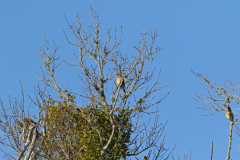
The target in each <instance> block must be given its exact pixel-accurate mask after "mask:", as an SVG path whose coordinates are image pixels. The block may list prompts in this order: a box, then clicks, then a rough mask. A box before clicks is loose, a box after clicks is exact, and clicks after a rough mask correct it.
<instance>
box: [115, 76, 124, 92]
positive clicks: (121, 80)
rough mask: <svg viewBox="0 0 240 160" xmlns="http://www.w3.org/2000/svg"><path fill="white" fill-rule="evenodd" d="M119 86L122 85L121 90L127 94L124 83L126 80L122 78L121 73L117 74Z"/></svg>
mask: <svg viewBox="0 0 240 160" xmlns="http://www.w3.org/2000/svg"><path fill="white" fill-rule="evenodd" d="M117 84H118V85H121V86H120V89H122V90H123V92H124V93H125V82H124V79H123V78H122V73H121V72H120V73H118V74H117Z"/></svg>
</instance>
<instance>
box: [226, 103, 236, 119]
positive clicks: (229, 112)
mask: <svg viewBox="0 0 240 160" xmlns="http://www.w3.org/2000/svg"><path fill="white" fill-rule="evenodd" d="M225 116H226V117H227V119H229V120H230V121H233V120H234V116H233V113H232V110H231V108H230V107H229V106H227V109H226V111H225Z"/></svg>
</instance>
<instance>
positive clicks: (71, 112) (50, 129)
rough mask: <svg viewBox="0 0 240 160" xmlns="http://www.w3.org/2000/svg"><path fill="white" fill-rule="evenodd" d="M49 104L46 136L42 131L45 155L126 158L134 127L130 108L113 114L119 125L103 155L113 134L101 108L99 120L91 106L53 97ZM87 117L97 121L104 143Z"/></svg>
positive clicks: (60, 157)
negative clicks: (104, 150) (55, 99)
mask: <svg viewBox="0 0 240 160" xmlns="http://www.w3.org/2000/svg"><path fill="white" fill-rule="evenodd" d="M68 97H69V98H70V100H72V101H73V100H74V99H75V96H74V95H70V94H69V95H68ZM47 103H48V105H47V106H46V107H47V117H46V119H45V120H44V121H45V122H46V124H47V127H46V128H47V129H46V136H45V137H44V136H43V132H41V133H40V139H42V141H43V142H44V146H43V148H42V152H41V155H43V156H44V157H43V158H51V159H63V158H64V157H66V156H68V158H69V159H82V160H89V159H120V158H122V159H125V158H126V156H127V151H128V143H129V141H130V135H131V127H132V125H131V124H130V113H129V112H128V110H129V108H125V109H123V110H120V111H119V112H118V114H117V115H113V120H114V124H115V125H116V128H115V132H114V136H113V139H112V141H111V143H110V145H109V147H108V149H107V150H106V152H105V153H104V155H101V150H102V147H103V145H105V144H106V143H107V141H108V140H109V137H110V136H111V133H112V128H111V126H112V125H111V122H110V119H109V115H108V114H107V113H105V112H104V110H103V109H102V107H99V108H97V109H95V115H96V116H95V117H97V119H96V118H94V116H91V114H90V111H89V108H90V106H85V108H83V107H81V108H79V109H76V106H74V105H71V104H68V103H67V102H59V101H58V102H57V101H54V100H53V99H52V98H51V97H49V100H48V101H47ZM84 116H87V117H88V118H90V119H91V121H92V122H94V121H95V122H96V123H95V125H96V126H97V127H98V128H99V129H100V130H101V134H102V136H103V137H104V144H101V143H100V139H99V134H98V132H97V131H96V129H94V127H93V126H92V125H90V124H89V123H88V121H87V120H86V119H85V118H84ZM39 143H40V142H38V144H39ZM63 150H64V152H62V151H63ZM39 159H41V158H40V157H39Z"/></svg>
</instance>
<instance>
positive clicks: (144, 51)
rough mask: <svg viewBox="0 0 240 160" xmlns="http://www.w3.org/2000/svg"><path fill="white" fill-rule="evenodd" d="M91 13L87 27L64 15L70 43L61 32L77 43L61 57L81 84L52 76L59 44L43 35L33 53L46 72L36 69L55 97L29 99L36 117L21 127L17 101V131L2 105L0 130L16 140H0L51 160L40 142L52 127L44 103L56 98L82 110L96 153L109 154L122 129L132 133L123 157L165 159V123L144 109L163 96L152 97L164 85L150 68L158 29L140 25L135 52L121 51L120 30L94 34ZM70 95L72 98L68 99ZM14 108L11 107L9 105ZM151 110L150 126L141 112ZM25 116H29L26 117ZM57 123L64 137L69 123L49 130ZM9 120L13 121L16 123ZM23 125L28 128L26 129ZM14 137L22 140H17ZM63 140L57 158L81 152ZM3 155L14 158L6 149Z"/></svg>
mask: <svg viewBox="0 0 240 160" xmlns="http://www.w3.org/2000/svg"><path fill="white" fill-rule="evenodd" d="M91 13H92V17H93V23H94V25H90V26H88V25H84V24H83V23H81V21H80V17H79V15H77V21H76V22H75V23H73V24H70V23H69V22H68V20H67V19H66V21H67V23H68V26H69V29H70V30H71V31H72V34H73V35H74V37H75V39H76V41H75V42H71V41H70V40H69V39H68V36H67V35H66V34H65V35H66V39H67V42H68V43H69V44H70V45H72V46H74V47H76V48H77V49H78V53H74V54H73V55H72V56H71V58H67V59H66V60H63V61H64V62H66V63H67V64H69V65H70V66H72V67H73V68H75V69H77V70H81V75H78V76H79V79H80V80H81V81H82V82H83V84H84V86H83V89H82V90H81V91H79V89H76V88H71V89H69V88H68V86H66V87H64V88H63V87H61V84H59V83H58V80H57V79H56V75H55V73H56V70H57V69H58V66H59V65H60V63H61V62H62V61H61V60H60V55H59V56H58V47H56V45H55V43H54V50H53V51H51V48H50V45H49V43H48V41H47V40H46V44H45V46H44V47H39V53H37V54H36V55H37V56H38V57H39V58H40V60H41V61H43V63H44V67H45V69H46V71H45V70H44V69H42V74H38V73H36V74H37V76H38V77H39V79H40V80H41V81H42V82H44V83H45V84H46V86H47V87H50V88H51V89H53V90H54V91H55V92H56V93H57V95H58V97H59V98H58V99H55V100H53V99H52V98H51V100H50V101H49V94H46V93H45V92H44V91H45V90H44V91H41V90H39V92H38V96H39V97H40V98H39V99H40V100H38V98H36V100H35V102H34V103H35V105H37V106H39V108H40V112H39V116H38V121H37V122H34V123H30V124H31V125H29V127H26V126H27V122H25V121H24V120H25V115H24V113H25V111H24V107H22V106H19V107H20V109H21V112H20V113H22V115H19V114H18V113H19V111H14V112H13V113H14V114H15V115H13V116H12V118H13V120H14V122H21V123H20V124H21V125H23V127H18V128H20V129H22V131H20V130H19V131H17V130H16V129H15V128H14V126H12V125H11V124H10V123H9V122H11V121H12V120H8V118H9V117H8V116H7V115H5V114H6V113H7V112H6V110H5V108H4V107H3V105H2V110H3V112H2V113H3V115H4V116H3V117H4V118H5V120H6V121H1V127H2V128H1V129H2V130H3V131H6V129H5V128H6V127H7V128H8V131H6V132H5V133H7V134H8V135H7V136H8V137H9V138H10V137H12V138H15V139H14V144H13V143H10V144H9V145H8V144H7V143H5V142H4V140H3V139H1V143H2V144H4V145H5V146H9V147H11V148H13V149H14V150H16V151H17V152H18V159H21V158H23V157H24V159H44V157H48V158H49V159H52V158H51V157H54V154H55V153H46V152H44V154H43V152H42V149H43V148H44V145H45V146H46V143H47V142H46V141H45V140H44V139H46V138H48V137H51V134H50V132H47V131H46V130H51V129H50V128H49V126H47V124H48V119H47V114H48V112H49V110H48V109H47V107H48V106H50V104H49V103H51V102H53V103H54V102H61V103H66V104H68V105H69V106H73V107H74V110H76V112H79V113H81V116H82V117H83V118H84V119H85V120H86V121H87V123H88V126H90V127H91V128H92V129H94V130H96V134H97V136H98V139H99V143H100V146H101V150H100V151H99V152H100V155H101V157H102V159H106V157H108V155H109V152H108V150H110V149H111V148H112V146H113V147H114V145H113V144H112V143H115V142H116V139H117V141H122V140H123V139H126V137H124V136H122V135H124V134H126V132H127V131H128V132H127V133H128V134H129V136H131V140H130V142H129V143H128V144H126V146H127V147H126V148H127V151H126V153H125V155H124V156H122V158H124V159H125V158H129V159H131V157H133V156H137V155H139V154H140V153H143V152H145V151H148V156H147V157H148V159H150V158H151V159H168V158H169V156H170V154H171V153H172V151H173V150H171V151H170V152H168V151H169V149H168V148H166V147H165V145H164V140H165V135H163V132H164V128H165V126H166V124H167V122H166V123H165V124H162V123H159V122H158V112H159V110H158V109H156V111H155V112H149V111H148V109H149V108H151V107H153V106H156V105H157V104H159V103H160V102H161V101H162V100H163V99H164V98H165V97H166V96H167V95H168V94H169V93H167V94H166V95H165V96H163V97H159V96H157V97H155V96H154V95H156V93H159V91H160V90H162V89H163V88H165V87H167V85H165V86H160V81H159V78H160V71H159V72H158V71H157V72H156V69H155V68H152V66H153V61H154V59H155V57H156V56H157V55H158V54H159V52H160V50H161V49H160V48H159V47H155V40H156V38H157V37H158V34H157V32H156V31H153V30H152V29H151V28H149V29H145V30H142V33H141V35H142V39H141V41H140V42H139V44H138V46H135V47H134V48H135V50H136V54H122V53H121V52H120V50H119V49H118V48H119V46H120V44H121V42H122V40H121V35H122V30H121V33H120V37H119V38H117V31H116V29H115V30H114V33H115V35H114V38H113V41H112V35H111V33H112V31H111V29H109V30H108V31H107V33H106V39H105V41H103V40H102V38H100V34H99V26H100V22H99V20H98V18H99V14H97V13H96V12H94V11H93V10H92V8H91ZM154 73H157V74H158V76H157V77H156V80H155V81H154V82H153V83H152V81H153V78H154ZM117 74H118V75H121V78H122V79H121V81H118V82H117V81H116V79H117V78H116V75H117ZM150 84H152V85H150ZM121 89H123V91H124V92H122V90H121ZM72 95H74V96H77V97H76V98H71V97H72ZM108 95H110V97H109V96H108ZM78 98H81V99H82V98H83V99H84V104H83V102H82V103H81V104H80V103H78V102H77V99H78ZM83 106H85V107H83ZM86 106H88V107H86ZM16 108H17V107H15V108H14V107H13V110H15V109H16ZM99 111H102V112H103V113H104V116H106V118H107V120H108V121H109V124H110V132H109V134H105V133H104V131H103V130H102V129H101V126H99V121H100V117H99V114H98V113H99ZM74 112H75V111H74ZM120 114H121V116H122V114H124V115H123V116H122V117H124V116H125V117H127V118H129V120H128V122H127V123H125V122H124V119H119V118H117V116H119V115H120ZM151 114H154V115H155V122H154V123H153V125H152V126H151V125H149V124H150V120H146V119H144V118H143V117H144V115H151ZM56 116H57V115H56ZM17 118H20V119H21V120H18V119H17ZM27 118H28V119H31V117H30V116H28V117H27ZM141 119H144V121H145V122H144V123H140V122H139V121H140V120H141ZM61 122H63V123H64V126H67V130H66V132H64V134H65V136H67V131H69V133H70V130H69V129H71V128H72V127H74V126H73V125H72V124H71V121H70V120H68V119H66V118H64V119H62V121H59V123H58V124H56V126H55V128H54V130H55V131H54V133H57V132H62V128H61V125H62V123H61ZM13 124H14V123H13ZM126 124H130V126H131V127H130V128H129V126H127V125H126ZM14 125H17V123H16V124H14ZM26 128H27V129H28V131H25V129H26ZM26 132H27V133H26ZM38 132H40V133H39V136H38V135H37V134H38ZM71 133H72V132H71ZM24 135H27V136H28V137H27V139H24V138H23V136H24ZM59 135H62V134H59ZM5 136H6V135H5ZM21 136H22V137H21ZM116 136H117V137H116ZM18 137H19V138H20V140H21V141H19V138H18ZM60 138H61V136H60ZM9 140H10V139H9ZM24 140H27V142H26V143H23V141H24ZM64 141H67V137H64V139H62V140H61V141H56V143H57V145H58V147H57V148H56V154H57V155H58V156H59V155H62V158H61V159H74V157H75V158H76V156H77V155H79V154H81V153H83V151H82V150H79V151H76V152H73V151H72V150H73V148H74V147H72V146H70V147H71V151H69V147H66V146H64V144H65V143H61V142H64ZM71 141H74V139H71ZM20 142H21V143H20ZM173 149H174V148H173ZM7 156H8V157H10V158H14V156H12V155H10V154H8V155H7ZM104 157H105V158H104ZM109 158H110V157H109Z"/></svg>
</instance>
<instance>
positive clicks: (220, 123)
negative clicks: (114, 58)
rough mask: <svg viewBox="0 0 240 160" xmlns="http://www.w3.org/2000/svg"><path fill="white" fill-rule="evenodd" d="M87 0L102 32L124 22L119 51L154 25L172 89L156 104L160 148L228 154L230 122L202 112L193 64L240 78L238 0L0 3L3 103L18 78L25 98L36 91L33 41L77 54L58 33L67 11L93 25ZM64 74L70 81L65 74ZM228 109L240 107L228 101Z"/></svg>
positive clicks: (198, 157) (213, 76) (214, 74)
mask: <svg viewBox="0 0 240 160" xmlns="http://www.w3.org/2000/svg"><path fill="white" fill-rule="evenodd" d="M90 5H91V6H92V7H93V9H94V10H96V11H97V12H99V13H100V21H101V27H102V29H103V31H102V32H105V31H107V28H117V30H118V31H120V27H121V26H122V27H123V44H122V46H121V47H120V49H121V51H122V52H123V53H133V51H134V50H133V46H136V45H138V42H139V41H140V38H141V37H140V32H141V27H142V28H144V27H145V26H146V24H147V26H148V27H151V28H153V29H156V28H157V30H158V33H159V34H160V36H159V37H158V39H157V41H156V44H157V45H158V46H160V47H162V48H163V50H162V51H161V54H160V55H159V56H158V57H157V58H156V61H155V64H154V65H155V67H157V69H158V70H159V69H161V70H162V74H161V79H160V81H161V82H162V85H166V84H168V83H169V87H167V88H165V89H164V90H163V91H161V95H160V96H163V95H164V94H165V93H167V92H170V95H169V96H168V97H167V98H166V99H165V100H164V101H163V102H162V103H160V104H159V105H158V107H159V109H160V110H161V112H160V121H161V122H163V123H165V122H166V120H169V123H168V124H167V126H166V130H165V134H166V136H167V137H166V140H165V145H166V146H167V147H169V148H170V149H171V148H172V147H173V146H174V145H175V144H177V147H176V149H175V150H174V152H173V154H172V155H173V156H174V157H175V159H177V157H179V158H180V159H183V156H184V154H185V155H186V154H188V155H190V153H191V150H192V159H194V160H205V159H210V151H211V142H212V141H213V142H214V158H213V159H214V160H220V159H225V158H226V155H227V148H228V138H229V121H228V120H227V119H226V118H225V117H224V116H223V115H224V113H223V112H221V113H219V114H216V115H214V116H203V115H204V114H210V113H213V112H211V111H203V110H199V109H197V108H196V107H202V106H201V104H199V103H198V102H196V101H195V100H194V99H193V98H194V97H195V93H204V94H205V92H204V89H203V88H202V87H201V86H200V84H199V83H198V82H197V80H198V78H197V77H196V76H195V75H193V73H192V72H191V69H192V70H193V71H195V72H200V73H201V74H203V75H204V76H206V75H207V76H208V78H209V80H211V81H212V82H216V83H218V84H220V85H222V84H223V81H222V78H221V76H220V74H219V73H221V74H222V75H223V76H224V77H225V78H226V79H231V78H234V79H236V80H238V81H240V75H239V68H240V63H239V59H240V45H239V42H240V1H238V0H232V1H227V0H220V1H219V0H212V1H207V0H201V1H190V0H188V1H187V0H181V1H176V0H175V1H170V0H164V1H163V0H156V1H136V0H133V1H125V0H123V1H110V0H104V1H76V0H75V1H73V0H72V1H63V0H59V1H46V0H41V1H1V3H0V71H1V78H0V97H1V98H2V100H3V101H4V104H5V106H6V107H7V106H8V95H12V96H13V97H17V98H20V85H19V81H22V83H23V88H24V92H25V95H26V98H27V95H31V96H34V91H33V90H34V86H37V84H38V83H40V81H39V80H38V78H37V77H36V75H35V74H34V72H33V70H34V69H35V70H37V71H40V70H39V67H40V66H41V65H42V63H41V61H40V60H39V59H38V58H37V57H36V56H35V55H34V53H36V52H38V44H40V45H42V46H43V44H44V35H46V37H47V39H48V40H49V42H52V39H54V40H55V42H56V44H57V45H58V46H59V47H60V49H59V51H63V54H64V56H65V55H69V54H72V53H73V52H74V51H76V50H72V49H73V48H72V47H71V46H70V45H67V44H66V43H64V42H66V39H65V37H64V33H63V30H67V28H68V26H67V23H66V21H65V18H64V14H65V15H66V17H67V18H68V20H69V22H73V21H75V20H76V19H75V17H76V13H79V14H82V15H83V17H82V20H83V22H86V23H92V18H91V14H90V12H89V8H90ZM100 32H101V31H100ZM69 33H70V32H69ZM62 58H64V57H62ZM62 69H63V70H64V67H62ZM63 78H65V79H63V80H64V81H66V82H68V80H69V79H68V77H67V76H63ZM69 81H73V80H69ZM76 81H77V80H76ZM63 85H65V84H63ZM27 102H29V101H27ZM26 105H27V106H28V104H26ZM232 108H239V106H236V105H233V106H232ZM153 110H154V109H153ZM239 139H240V137H239V136H237V135H236V133H233V146H232V150H231V158H232V159H234V160H236V159H239V154H238V147H239ZM144 154H147V153H144ZM0 155H1V154H0Z"/></svg>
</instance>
